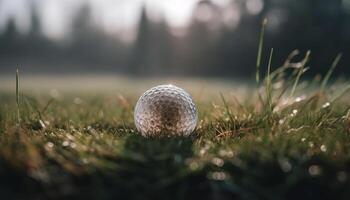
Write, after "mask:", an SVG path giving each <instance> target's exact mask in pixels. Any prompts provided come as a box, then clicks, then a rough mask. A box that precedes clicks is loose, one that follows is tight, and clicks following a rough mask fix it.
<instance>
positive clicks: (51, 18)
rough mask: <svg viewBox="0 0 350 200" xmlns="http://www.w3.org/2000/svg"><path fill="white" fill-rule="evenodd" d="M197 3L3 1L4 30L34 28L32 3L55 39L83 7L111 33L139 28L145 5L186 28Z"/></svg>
mask: <svg viewBox="0 0 350 200" xmlns="http://www.w3.org/2000/svg"><path fill="white" fill-rule="evenodd" d="M217 1H219V2H224V1H225V0H217ZM226 1H227V0H226ZM197 2H198V1H197V0H166V1H164V0H0V29H3V28H4V26H5V25H6V23H7V21H8V19H9V18H11V17H12V18H14V19H15V20H16V25H17V28H18V29H19V31H20V32H25V31H27V30H28V28H29V26H30V17H29V16H30V12H29V8H30V5H31V3H37V5H38V8H39V14H40V16H41V19H42V23H43V29H44V32H45V33H46V34H48V35H49V36H51V37H61V36H63V35H64V34H65V33H66V31H67V27H69V26H70V21H71V20H70V19H72V17H73V16H74V15H75V14H76V11H77V9H78V8H79V6H81V5H82V4H83V3H89V4H90V5H91V7H92V12H93V19H94V20H95V22H96V23H98V24H99V25H101V26H102V28H104V29H105V30H106V31H110V32H115V31H118V30H120V29H128V28H133V27H135V25H136V24H137V23H138V20H139V17H140V9H141V8H142V6H143V5H146V7H147V9H148V10H149V13H150V15H151V17H153V18H154V19H155V20H156V19H157V18H158V17H160V16H163V17H164V18H165V19H166V21H167V22H168V23H169V24H170V25H171V26H175V27H176V26H185V25H186V24H187V23H188V22H189V20H190V18H191V14H192V10H193V8H194V6H195V5H196V3H197Z"/></svg>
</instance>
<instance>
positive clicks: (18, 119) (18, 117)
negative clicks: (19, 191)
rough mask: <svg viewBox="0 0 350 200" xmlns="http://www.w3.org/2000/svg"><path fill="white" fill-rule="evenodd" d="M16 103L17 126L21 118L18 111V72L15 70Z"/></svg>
mask: <svg viewBox="0 0 350 200" xmlns="http://www.w3.org/2000/svg"><path fill="white" fill-rule="evenodd" d="M16 103H17V126H20V123H21V118H20V112H19V72H18V69H17V70H16Z"/></svg>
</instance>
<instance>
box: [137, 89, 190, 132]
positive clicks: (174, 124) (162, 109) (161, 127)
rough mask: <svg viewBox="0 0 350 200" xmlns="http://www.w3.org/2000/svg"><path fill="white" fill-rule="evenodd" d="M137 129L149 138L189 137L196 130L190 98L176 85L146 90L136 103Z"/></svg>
mask: <svg viewBox="0 0 350 200" xmlns="http://www.w3.org/2000/svg"><path fill="white" fill-rule="evenodd" d="M134 120H135V125H136V128H137V130H138V131H139V132H140V133H141V134H142V135H143V136H145V137H148V136H188V135H189V134H190V133H192V132H193V130H194V129H195V128H196V124H197V110H196V106H195V104H194V103H193V101H192V98H191V96H190V95H189V94H188V93H187V92H186V91H185V90H183V89H181V88H179V87H176V86H174V85H159V86H156V87H153V88H151V89H149V90H147V91H146V92H145V93H144V94H143V95H142V96H141V97H140V98H139V100H138V101H137V103H136V107H135V112H134Z"/></svg>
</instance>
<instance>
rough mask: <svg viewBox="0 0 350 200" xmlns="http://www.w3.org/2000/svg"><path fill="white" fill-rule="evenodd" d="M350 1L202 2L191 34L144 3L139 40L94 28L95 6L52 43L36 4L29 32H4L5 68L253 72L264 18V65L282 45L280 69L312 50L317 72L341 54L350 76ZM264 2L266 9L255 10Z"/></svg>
mask: <svg viewBox="0 0 350 200" xmlns="http://www.w3.org/2000/svg"><path fill="white" fill-rule="evenodd" d="M346 1H348V0H332V1H329V0H308V1H295V0H283V1H280V0H264V1H262V0H261V1H259V0H250V3H251V4H250V5H248V4H247V2H249V1H247V0H235V1H232V3H231V4H232V6H225V7H220V6H219V5H216V4H215V3H213V2H212V1H210V0H202V1H200V2H199V3H198V4H197V6H196V8H195V9H194V11H193V17H192V21H191V23H190V25H189V27H188V28H187V29H186V30H185V32H184V33H181V31H178V32H179V33H176V31H177V30H173V29H172V28H171V27H169V25H168V24H167V23H166V21H165V20H156V21H154V20H151V19H150V17H149V16H148V13H147V10H146V9H145V8H143V9H142V11H141V12H142V13H141V17H140V21H139V25H138V33H137V36H136V39H135V41H134V42H133V43H132V44H127V43H125V42H122V41H121V39H120V38H118V36H111V35H109V34H106V33H105V32H103V30H101V29H99V28H96V26H93V25H92V23H91V21H92V20H91V8H90V7H89V6H88V5H84V6H82V7H81V9H80V10H79V12H78V14H77V15H76V17H75V18H74V19H72V20H73V21H72V24H73V25H72V31H71V34H70V36H69V38H68V39H67V41H64V42H57V41H53V40H50V39H48V38H47V37H46V36H45V35H44V34H43V32H42V28H41V23H40V18H39V16H38V12H37V8H36V7H35V6H32V8H31V28H30V31H29V32H28V33H27V34H25V35H23V34H20V33H18V31H17V30H16V26H15V21H14V20H13V19H11V20H9V21H8V22H7V25H6V28H5V30H4V31H3V32H2V33H0V71H2V72H9V71H13V69H14V68H15V67H18V66H21V67H23V68H28V71H30V72H35V73H37V72H43V73H58V72H69V73H72V72H79V73H80V72H89V73H94V72H101V73H106V72H107V73H110V72H113V73H122V74H128V75H150V76H151V75H205V76H226V77H251V76H252V75H253V74H254V70H255V59H256V54H257V46H258V36H259V32H260V27H261V22H262V20H263V19H264V18H265V17H266V18H267V19H268V25H267V30H266V37H265V46H264V54H263V56H264V62H263V64H266V60H267V57H268V55H267V54H268V50H269V48H271V47H273V48H274V49H275V55H274V58H273V65H274V67H278V66H279V65H280V64H282V63H283V60H284V59H285V58H286V57H287V55H288V54H289V53H290V52H291V51H293V50H294V49H299V50H300V51H301V52H306V51H307V50H309V49H310V50H311V52H312V54H311V55H312V56H311V62H310V66H311V71H312V72H313V73H312V74H315V73H324V72H325V71H327V70H328V68H329V67H330V65H331V63H332V60H333V59H334V58H335V56H336V55H337V54H338V53H339V52H342V53H343V54H344V56H343V60H342V61H341V66H344V67H341V68H339V69H338V70H337V73H339V74H345V73H346V74H349V73H350V69H349V68H346V67H345V66H347V65H349V64H350V59H349V58H348V57H349V52H350V37H349V36H350V2H347V4H345V3H344V2H346ZM259 2H260V3H261V2H263V5H264V6H263V7H262V9H261V10H259V12H255V11H257V9H258V8H259V6H261V4H259ZM254 3H255V4H254ZM345 5H346V6H345ZM254 6H255V7H254ZM254 9H255V10H254ZM252 12H253V13H252ZM254 12H255V13H254ZM182 31H183V30H182Z"/></svg>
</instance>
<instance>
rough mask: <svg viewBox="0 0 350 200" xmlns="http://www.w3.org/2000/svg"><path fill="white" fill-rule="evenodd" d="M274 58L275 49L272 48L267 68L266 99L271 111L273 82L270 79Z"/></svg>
mask: <svg viewBox="0 0 350 200" xmlns="http://www.w3.org/2000/svg"><path fill="white" fill-rule="evenodd" d="M272 56H273V48H271V51H270V57H269V64H268V66H267V75H266V98H267V103H268V105H269V108H270V111H271V110H272V88H271V82H272V81H271V77H270V71H271V62H272Z"/></svg>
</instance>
